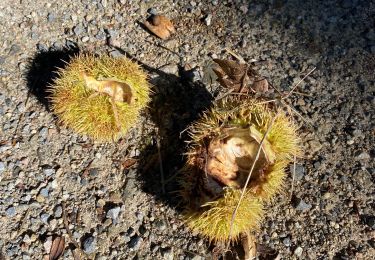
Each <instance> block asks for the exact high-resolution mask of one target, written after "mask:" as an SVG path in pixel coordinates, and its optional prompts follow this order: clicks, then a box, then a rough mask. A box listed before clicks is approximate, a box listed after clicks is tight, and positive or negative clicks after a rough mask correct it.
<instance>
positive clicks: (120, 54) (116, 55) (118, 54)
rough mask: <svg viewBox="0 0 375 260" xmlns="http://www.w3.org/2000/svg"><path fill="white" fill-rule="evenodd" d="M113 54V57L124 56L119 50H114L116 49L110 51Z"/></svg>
mask: <svg viewBox="0 0 375 260" xmlns="http://www.w3.org/2000/svg"><path fill="white" fill-rule="evenodd" d="M110 54H111V56H112V57H113V58H119V57H122V56H124V55H123V54H122V53H121V52H119V51H118V50H114V51H111V52H110Z"/></svg>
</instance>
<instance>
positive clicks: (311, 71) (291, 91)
mask: <svg viewBox="0 0 375 260" xmlns="http://www.w3.org/2000/svg"><path fill="white" fill-rule="evenodd" d="M315 69H316V67H314V68H313V69H312V70H310V71H309V72H308V73H307V74H306V75H305V76H304V77H303V78H302V79H300V81H298V83H297V84H296V85H295V86H294V87H292V89H291V90H290V91H289V93H288V94H286V96H284V97H283V98H282V99H286V98H288V97H289V96H290V95H291V94H292V93H293V92H294V90H295V89H296V88H297V87H298V86H299V84H301V83H302V82H303V81H304V80H305V79H306V78H307V77H308V76H309V75H310V74H311V73H313V72H314V70H315Z"/></svg>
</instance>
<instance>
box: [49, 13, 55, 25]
mask: <svg viewBox="0 0 375 260" xmlns="http://www.w3.org/2000/svg"><path fill="white" fill-rule="evenodd" d="M47 20H48V22H50V23H51V22H53V21H54V20H55V15H54V14H52V13H49V14H48V15H47Z"/></svg>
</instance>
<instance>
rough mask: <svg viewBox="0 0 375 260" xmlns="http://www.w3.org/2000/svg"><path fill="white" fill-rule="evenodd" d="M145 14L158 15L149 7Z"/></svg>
mask: <svg viewBox="0 0 375 260" xmlns="http://www.w3.org/2000/svg"><path fill="white" fill-rule="evenodd" d="M147 13H149V14H151V15H157V14H158V11H157V10H156V9H155V8H154V7H151V8H149V9H148V10H147Z"/></svg>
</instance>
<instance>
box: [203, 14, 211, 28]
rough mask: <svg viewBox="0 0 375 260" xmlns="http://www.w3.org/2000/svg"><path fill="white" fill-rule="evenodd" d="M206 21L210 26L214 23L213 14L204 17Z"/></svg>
mask: <svg viewBox="0 0 375 260" xmlns="http://www.w3.org/2000/svg"><path fill="white" fill-rule="evenodd" d="M204 23H205V24H206V25H207V26H210V25H211V23H212V14H208V15H207V16H206V18H204Z"/></svg>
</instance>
